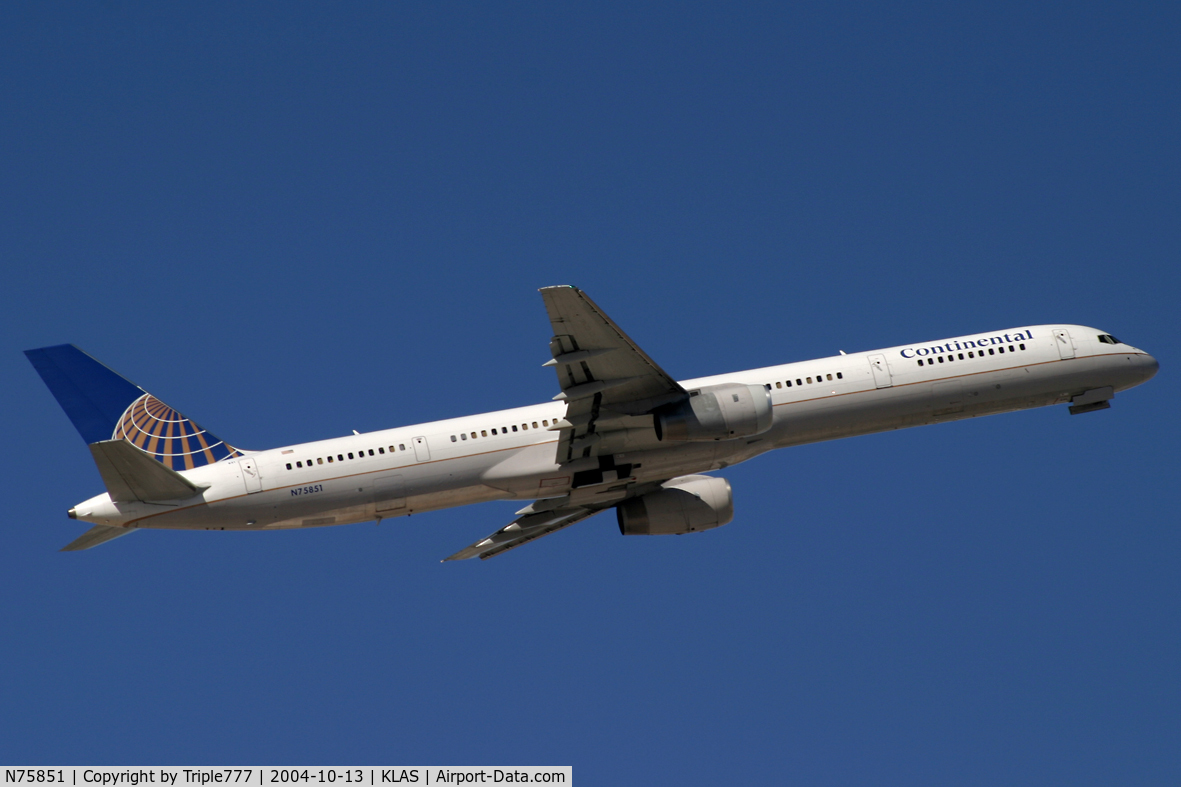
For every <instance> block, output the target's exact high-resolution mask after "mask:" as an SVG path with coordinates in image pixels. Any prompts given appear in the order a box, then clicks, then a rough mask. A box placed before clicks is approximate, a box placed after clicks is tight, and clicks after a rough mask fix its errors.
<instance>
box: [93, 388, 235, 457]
mask: <svg viewBox="0 0 1181 787" xmlns="http://www.w3.org/2000/svg"><path fill="white" fill-rule="evenodd" d="M111 438H112V439H114V440H126V441H127V442H129V443H131V444H132V445H134V446H135V447H136V448H139V449H140V450H141V451H143V452H144V453H146V454H147V455H148V456H151V457H154V458H156V459H157V460H159V461H160V462H161V463H162V464H163V465H164V466H165V467H168V468H171V469H172V470H192V469H193V468H194V467H202V466H203V465H208V464H213V463H214V462H219V461H221V460H222V459H226V458H228V457H231V456H241V455H242V454H241V453H240V452H239V451H238V450H237V449H236V448H234V447H233V446H231V445H228V444H226V443H224V442H222V441H221V440H219V439H218V438H217V437H216V436H215V435H213V434H211V433H209V432H207V431H205V430H204V429H202V428H201V427H200V426H198V425H197V424H196V423H194V422H193V421H191V420H190V419H188V418H185V417H184V416H183V415H181V414H180V413H179V412H177V411H176V410H173V409H172V408H171V407H169V406H168V405H166V404H164V402H161V401H160V400H159V399H157V398H156V397H154V396H152V395H151V394H149V393H145V394H144V395H143V396H141V397H139V398H138V399H136V400H135V401H134V402H132V403H131V404H130V405H129V406H128V408H127V409H126V410H125V411H124V413H123V416H122V417H121V418H120V419H119V422H118V423H117V424H116V425H115V432H114V434H113V435H112V436H111Z"/></svg>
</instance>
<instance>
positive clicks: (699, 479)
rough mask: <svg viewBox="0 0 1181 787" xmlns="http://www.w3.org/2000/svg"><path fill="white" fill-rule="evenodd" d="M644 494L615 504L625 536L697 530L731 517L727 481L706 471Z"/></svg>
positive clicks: (705, 528) (665, 483)
mask: <svg viewBox="0 0 1181 787" xmlns="http://www.w3.org/2000/svg"><path fill="white" fill-rule="evenodd" d="M661 486H662V488H661V489H658V490H657V491H655V492H649V493H648V494H646V495H640V496H639V497H633V498H631V499H629V500H624V501H623V502H622V503H620V504H619V505H617V506H616V507H615V515H616V517H617V518H618V519H619V532H620V533H622V534H623V535H625V536H661V535H681V534H682V533H696V532H697V531H699V530H709V529H710V528H714V527H721V526H722V525H725V524H728V523H729V522H730V520H731V519H733V518H734V498H733V496H732V495H731V493H730V482H729V481H727V480H726V479H724V478H714V477H712V476H708V475H684V476H680V477H679V478H673V479H670V480H668V481H665V482H664V483H663V484H661Z"/></svg>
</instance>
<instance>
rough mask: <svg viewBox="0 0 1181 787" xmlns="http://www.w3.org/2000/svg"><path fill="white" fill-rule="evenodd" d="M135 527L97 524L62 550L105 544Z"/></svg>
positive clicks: (75, 550) (67, 550) (68, 550)
mask: <svg viewBox="0 0 1181 787" xmlns="http://www.w3.org/2000/svg"><path fill="white" fill-rule="evenodd" d="M134 531H135V528H133V527H107V526H106V525H95V526H94V527H92V528H90V529H89V530H87V531H86V532H85V533H83V534H82V535H80V536H78V537H77V538H75V539H74V540H73V541H71V542H70V543H68V544H66V545H65V546H64V547H62V548H61V551H62V552H77V551H78V550H80V549H90V548H91V547H96V546H98V545H99V544H105V543H107V542H108V541H110V540H111V539H115V538H118V537H119V536H125V535H127V534H128V533H131V532H134Z"/></svg>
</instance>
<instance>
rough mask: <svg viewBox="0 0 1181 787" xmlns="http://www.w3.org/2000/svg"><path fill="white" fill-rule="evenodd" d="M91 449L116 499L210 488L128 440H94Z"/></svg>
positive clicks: (178, 496)
mask: <svg viewBox="0 0 1181 787" xmlns="http://www.w3.org/2000/svg"><path fill="white" fill-rule="evenodd" d="M90 453H91V454H93V455H94V463H95V464H96V465H98V472H99V474H100V475H101V476H102V477H103V483H104V484H106V486H107V493H108V494H110V496H111V500H112V501H114V502H116V503H128V502H131V501H132V500H141V501H144V502H146V501H148V500H184V499H185V498H189V497H192V496H193V495H195V494H197V493H198V492H201V491H202V490H204V489H208V488H209V487H204V486H197V485H196V484H194V483H192V482H191V481H189V479H187V478H185V477H184V476H182V475H181V474H180V473H178V472H176V471H175V470H170V469H169V468H167V467H165V466H164V465H162V464H160V463H159V462H157V461H156V460H155V459H152V458H151V457H150V456H148V455H147V454H145V453H144V452H143V451H141V450H139V449H138V448H136V447H135V446H133V445H132V444H131V443H128V442H126V441H125V440H104V441H102V442H98V443H91V444H90Z"/></svg>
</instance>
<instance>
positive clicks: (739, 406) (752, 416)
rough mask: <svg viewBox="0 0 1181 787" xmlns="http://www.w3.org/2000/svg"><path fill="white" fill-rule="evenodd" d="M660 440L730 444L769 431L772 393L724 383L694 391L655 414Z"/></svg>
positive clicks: (759, 386)
mask: <svg viewBox="0 0 1181 787" xmlns="http://www.w3.org/2000/svg"><path fill="white" fill-rule="evenodd" d="M654 415H655V419H654V420H655V426H656V437H657V438H658V439H660V440H672V441H678V442H682V441H697V440H732V439H734V438H736V437H750V436H751V435H756V434H762V433H763V432H765V431H767V430H768V429H770V428H771V420H772V411H771V392H770V391H768V390H767V389H766V388H764V387H763V386H761V385H741V384H739V383H725V384H723V385H709V386H706V387H704V388H701V389H700V390H698V391H694V392H692V393H691V394H690V395H689V398H688V399H682V400H681V401H679V402H674V403H673V404H670V405H666V406H664V407H661V408H660V409H659V410H657V411H656V412H655V413H654Z"/></svg>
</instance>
